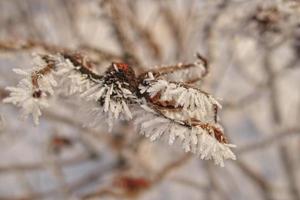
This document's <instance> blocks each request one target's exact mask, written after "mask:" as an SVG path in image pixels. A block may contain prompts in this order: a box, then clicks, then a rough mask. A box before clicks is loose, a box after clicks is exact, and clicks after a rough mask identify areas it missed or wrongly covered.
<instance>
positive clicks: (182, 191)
mask: <svg viewBox="0 0 300 200" xmlns="http://www.w3.org/2000/svg"><path fill="white" fill-rule="evenodd" d="M0 27H1V28H0V97H1V99H3V98H4V97H6V96H7V92H6V91H5V90H4V88H5V87H6V86H10V85H15V84H16V83H17V82H18V80H19V78H20V77H19V76H18V75H16V74H15V73H13V72H12V69H13V68H24V69H26V68H30V67H31V64H32V63H31V58H32V57H31V54H32V53H33V52H45V51H46V52H47V51H48V50H49V49H53V48H45V46H46V44H47V45H50V46H51V45H52V46H55V47H59V48H67V49H76V50H80V51H82V52H83V53H85V54H86V55H87V56H89V57H91V58H92V59H93V60H95V61H97V63H98V71H99V72H101V71H104V70H105V69H106V67H107V66H108V65H109V63H110V62H112V61H114V60H122V58H124V55H127V54H128V53H130V54H131V55H130V56H133V57H135V58H136V59H137V60H138V61H139V62H138V64H137V65H136V66H134V69H135V70H136V71H142V70H145V69H147V68H148V69H149V67H151V66H155V65H165V64H176V63H178V62H190V61H193V60H194V56H195V53H196V52H199V53H201V54H202V55H204V56H205V57H206V58H207V60H208V61H209V66H210V74H209V75H208V77H206V78H205V80H204V81H200V82H199V83H197V85H198V86H199V87H200V88H202V89H204V90H205V91H208V92H209V93H211V94H213V95H214V96H215V97H217V98H218V99H221V103H222V105H223V109H222V110H221V115H220V119H221V123H222V125H223V126H224V128H225V133H226V135H227V136H228V138H229V140H230V143H233V144H236V145H237V148H236V149H234V150H233V151H234V152H235V153H236V155H237V161H226V163H225V167H224V168H221V167H219V166H215V165H214V164H213V162H211V161H203V160H201V159H200V158H198V157H197V156H193V155H189V154H184V153H183V152H182V150H181V148H178V147H177V146H176V145H175V146H169V145H167V144H166V142H165V141H157V142H155V143H152V142H150V141H149V140H147V139H145V138H143V137H140V136H138V135H137V133H136V132H134V130H133V129H132V127H131V126H130V124H129V125H128V124H124V127H121V128H120V130H119V131H116V132H114V133H113V134H110V133H106V132H105V131H99V130H94V129H89V128H84V127H83V126H82V122H83V121H84V119H83V118H84V117H83V116H84V115H83V113H82V112H81V110H80V109H79V107H80V106H81V105H80V104H78V103H77V102H76V101H73V99H72V98H66V97H63V96H61V97H58V98H57V99H54V100H53V101H54V102H53V103H54V105H55V106H52V108H51V109H49V110H46V112H44V113H43V116H42V118H41V123H40V125H39V126H34V124H33V122H32V121H31V120H30V119H28V120H25V121H22V120H21V119H20V118H19V117H18V116H19V112H18V109H17V108H15V107H14V106H12V105H8V104H3V103H0V115H1V119H0V120H1V121H0V199H9V200H10V199H18V200H21V199H22V200H24V199H58V200H60V199H68V200H69V199H148V200H159V199H178V200H180V199H188V200H194V199H195V200H196V199H197V200H199V199H203V200H210V199H212V200H217V199H222V200H223V199H225V200H231V199H232V200H241V199H243V200H248V199H249V200H250V199H266V200H272V199H274V200H299V199H300V171H299V170H300V156H299V151H300V140H299V133H300V126H299V120H300V69H299V67H300V2H299V1H297V0H281V1H276V0H273V1H262V0H245V1H243V0H213V1H211V0H206V1H205V0H197V1H196V0H191V1H186V0H174V1H171V0H166V1H159V0H119V1H116V0H112V1H110V0H107V1H104V0H103V1H98V0H85V1H81V0H0ZM120 36H121V37H120ZM122 37H123V38H122ZM29 40H30V41H35V42H36V43H37V45H32V46H31V47H28V48H22V47H21V46H20V44H24V43H26V41H27V42H28V41H29ZM7 44H14V45H15V44H16V45H17V46H18V45H19V46H18V47H19V48H10V47H7ZM8 46H9V45H8ZM135 67H136V68H135ZM61 140H63V141H64V142H62V143H61ZM126 178H127V179H130V178H131V179H134V180H135V181H137V182H138V183H134V184H133V185H130V184H128V183H127V182H126V181H125V182H126V184H125V183H124V179H126ZM150 180H155V181H153V183H151V184H149V181H150ZM122 181H123V182H122ZM120 182H121V183H120Z"/></svg>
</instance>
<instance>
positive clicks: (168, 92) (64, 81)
mask: <svg viewBox="0 0 300 200" xmlns="http://www.w3.org/2000/svg"><path fill="white" fill-rule="evenodd" d="M34 64H35V67H34V68H33V69H32V70H29V71H25V70H21V69H15V70H14V71H15V72H16V73H18V74H20V75H22V76H24V78H23V79H22V80H21V81H20V82H19V84H18V86H17V87H8V88H7V90H9V91H10V96H9V97H7V98H5V99H4V102H6V103H13V104H15V105H17V106H19V107H21V110H22V113H23V114H22V116H23V117H27V116H28V115H30V114H31V115H32V116H33V119H34V122H35V124H38V123H39V117H40V115H41V110H42V109H44V108H47V107H48V106H49V105H50V97H52V96H55V95H56V94H60V93H63V94H64V95H67V96H77V97H79V99H82V100H84V103H83V105H86V106H87V107H88V111H86V113H88V114H89V117H88V118H87V119H88V120H86V124H87V125H89V126H93V127H99V126H100V127H103V122H107V124H108V129H109V130H110V131H111V130H112V128H113V124H114V123H118V121H124V120H126V121H129V120H130V121H134V123H135V124H136V125H137V126H136V127H137V129H138V131H139V132H140V133H142V134H144V135H146V136H147V137H150V139H151V140H152V141H154V140H156V139H157V138H159V137H161V136H166V137H168V138H169V144H173V143H174V142H175V140H176V138H179V139H180V140H181V142H182V146H183V148H184V150H185V151H186V152H188V151H191V152H192V153H195V154H198V155H200V157H201V158H202V159H213V160H214V161H215V163H216V164H219V165H221V166H223V165H224V164H223V160H224V159H229V158H230V159H235V155H234V154H233V153H232V151H231V150H230V147H233V145H231V144H228V141H227V139H226V137H225V135H224V133H223V129H222V126H221V125H220V124H219V123H218V116H217V111H218V109H220V108H221V105H220V104H219V103H218V102H217V100H216V99H214V98H213V97H212V96H211V95H210V94H208V93H206V92H204V91H202V90H200V89H198V88H195V87H192V86H191V85H188V84H185V83H182V82H174V81H173V79H172V78H171V77H168V76H166V75H167V74H168V73H173V70H174V68H175V69H176V70H177V69H179V71H185V72H184V73H185V74H187V75H188V74H189V73H191V74H195V69H194V68H196V70H200V71H201V70H202V71H201V73H199V75H200V76H201V77H202V75H204V74H206V73H207V71H206V70H207V63H206V62H204V61H203V60H202V59H201V57H199V56H198V61H196V62H195V63H192V64H179V65H176V66H175V67H173V68H172V67H171V69H172V70H169V69H168V68H161V69H162V71H161V72H160V71H157V72H148V73H146V74H145V73H143V74H141V75H139V76H136V75H135V72H134V70H133V69H132V68H131V66H129V65H128V64H126V63H115V62H113V63H112V64H111V65H110V67H109V68H108V69H107V70H106V72H105V73H104V74H103V75H99V74H97V73H96V72H95V71H93V68H94V64H93V63H91V62H90V61H89V60H88V59H87V58H86V57H84V56H82V55H81V54H79V53H70V52H62V53H59V54H55V55H53V54H52V55H37V56H36V58H35V61H34ZM189 70H190V71H189ZM174 73H177V72H174ZM182 77H183V78H186V77H184V76H182ZM187 77H189V76H187ZM168 79H170V80H168ZM57 80H59V81H57Z"/></svg>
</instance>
